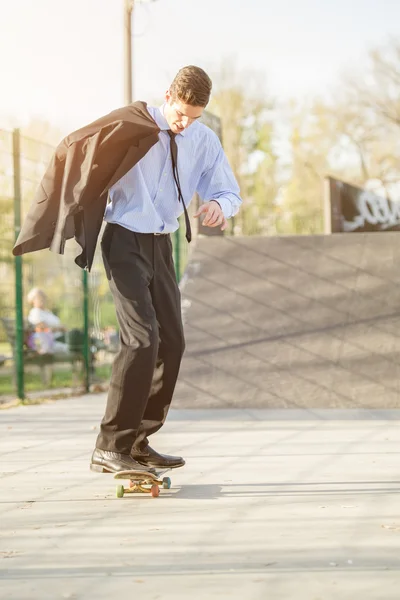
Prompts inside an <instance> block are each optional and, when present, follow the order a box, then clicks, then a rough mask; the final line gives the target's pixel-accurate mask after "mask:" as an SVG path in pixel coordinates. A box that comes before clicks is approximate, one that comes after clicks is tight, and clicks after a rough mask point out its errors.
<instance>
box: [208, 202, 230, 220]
mask: <svg viewBox="0 0 400 600" xmlns="http://www.w3.org/2000/svg"><path fill="white" fill-rule="evenodd" d="M211 201H212V202H216V203H217V204H219V206H220V208H221V210H222V212H223V215H224V217H225V219H229V218H230V217H231V216H232V204H231V202H230V201H229V200H228V199H227V198H218V199H217V198H211V200H210V202H211Z"/></svg>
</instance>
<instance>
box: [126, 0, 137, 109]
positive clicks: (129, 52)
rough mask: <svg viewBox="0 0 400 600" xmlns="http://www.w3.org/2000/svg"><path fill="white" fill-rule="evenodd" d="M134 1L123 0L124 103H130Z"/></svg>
mask: <svg viewBox="0 0 400 600" xmlns="http://www.w3.org/2000/svg"><path fill="white" fill-rule="evenodd" d="M134 3H135V0H124V101H125V104H130V103H131V102H132V13H133V5H134Z"/></svg>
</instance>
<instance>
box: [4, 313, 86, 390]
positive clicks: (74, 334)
mask: <svg viewBox="0 0 400 600" xmlns="http://www.w3.org/2000/svg"><path fill="white" fill-rule="evenodd" d="M1 322H2V324H3V327H4V331H5V333H6V336H7V340H8V342H9V344H10V346H11V349H12V357H13V359H14V360H15V356H16V332H15V319H12V318H7V317H6V318H5V317H3V318H1ZM33 331H34V330H33V328H32V326H31V325H30V324H29V323H28V322H27V321H24V343H23V361H24V365H36V366H38V367H39V368H40V373H41V378H42V383H43V385H46V386H48V385H49V384H50V383H51V381H52V378H53V366H54V364H56V363H70V364H71V367H72V372H73V376H74V381H76V378H77V376H78V375H79V374H82V373H83V367H84V355H83V351H84V347H83V333H82V332H81V331H80V330H78V329H72V330H70V331H67V332H66V342H67V344H68V347H69V353H68V354H66V353H65V352H63V353H58V354H57V353H51V354H50V353H49V354H40V353H39V352H37V351H36V350H34V349H32V348H30V347H29V346H28V339H29V336H30V334H31V333H32V332H33ZM96 350H97V348H96V347H93V346H91V347H90V364H91V367H92V366H93V363H94V358H95V356H94V354H95V351H96Z"/></svg>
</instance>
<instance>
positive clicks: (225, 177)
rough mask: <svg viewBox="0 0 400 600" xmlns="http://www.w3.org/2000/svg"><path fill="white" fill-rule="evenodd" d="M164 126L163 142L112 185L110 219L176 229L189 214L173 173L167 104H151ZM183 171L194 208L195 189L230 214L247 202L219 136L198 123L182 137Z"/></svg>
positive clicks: (142, 229)
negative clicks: (184, 216)
mask: <svg viewBox="0 0 400 600" xmlns="http://www.w3.org/2000/svg"><path fill="white" fill-rule="evenodd" d="M147 109H148V111H149V113H150V115H151V116H152V117H153V119H154V120H155V122H156V123H157V125H158V127H159V128H160V130H161V131H160V133H159V136H158V137H159V141H158V142H157V143H156V144H154V146H152V148H150V150H149V151H148V152H147V154H146V155H145V156H144V157H143V158H142V159H141V160H140V161H139V162H138V163H137V164H136V165H135V166H134V167H133V168H132V169H131V170H130V171H128V173H126V175H124V176H123V177H122V178H121V179H120V180H119V181H117V183H115V184H114V185H113V186H112V187H111V188H110V194H109V203H108V205H107V208H106V212H105V216H104V218H105V220H106V221H107V222H108V223H117V224H119V225H122V227H125V228H126V229H130V230H131V231H136V232H139V233H172V232H173V231H175V230H176V229H178V227H179V223H178V217H179V216H180V215H181V214H182V213H183V206H182V203H181V202H179V198H178V191H177V189H176V185H175V182H174V178H173V173H172V161H171V153H170V139H169V135H168V133H167V131H166V130H167V129H169V125H168V122H167V120H166V119H165V117H164V113H163V111H164V105H163V106H161V107H160V108H157V107H151V106H148V107H147ZM175 139H176V143H177V146H178V172H179V180H180V184H181V188H182V194H183V199H184V201H185V204H186V206H188V205H189V204H190V202H191V200H192V198H193V195H194V193H195V192H198V194H199V196H200V198H201V199H202V200H204V201H209V200H212V199H215V200H217V201H218V202H219V204H220V206H221V208H222V211H223V213H224V216H225V217H226V218H227V219H229V217H232V216H233V215H235V214H236V213H237V212H238V210H239V206H240V204H241V202H242V200H241V198H240V195H239V194H240V191H239V187H238V184H237V182H236V179H235V177H234V175H233V173H232V170H231V168H230V166H229V163H228V160H227V158H226V156H225V153H224V151H223V149H222V146H221V143H220V141H219V138H218V136H217V135H216V134H215V133H214V132H213V131H212V130H211V129H210V128H209V127H207V126H206V125H204V124H203V123H200V122H198V121H194V122H193V123H192V124H191V125H190V126H189V127H188V128H187V129H184V130H183V131H182V132H181V133H179V134H178V135H177V136H176V138H175Z"/></svg>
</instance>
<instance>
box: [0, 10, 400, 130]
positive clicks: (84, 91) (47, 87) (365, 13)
mask: <svg viewBox="0 0 400 600" xmlns="http://www.w3.org/2000/svg"><path fill="white" fill-rule="evenodd" d="M133 29H134V37H133V53H134V99H141V100H146V101H148V102H153V101H155V100H159V99H161V98H162V95H163V93H164V91H165V89H166V88H167V87H168V84H169V83H170V81H171V79H172V78H173V77H174V75H175V73H176V71H177V70H178V69H179V68H180V67H182V66H184V65H186V64H197V65H199V66H202V67H203V68H205V69H206V70H207V71H208V72H209V73H210V75H212V74H213V73H214V72H215V71H218V69H219V67H220V65H221V64H222V63H223V61H226V60H227V59H235V60H236V61H237V63H238V65H239V67H242V68H251V69H255V70H257V71H259V72H260V73H261V77H262V80H263V81H264V83H265V89H266V90H268V91H269V92H270V93H271V94H272V95H274V96H275V97H278V98H281V99H287V98H289V97H292V96H295V97H303V96H305V95H309V94H314V93H329V89H330V87H331V86H332V85H333V84H334V82H335V79H336V78H337V76H338V74H339V73H340V71H341V70H342V69H343V68H346V67H347V66H348V65H349V64H351V63H352V64H354V65H355V68H357V64H359V63H360V61H362V60H363V59H364V56H365V52H366V50H367V48H368V47H370V46H371V45H375V44H381V43H384V42H385V41H387V39H388V36H392V37H395V36H396V37H398V36H399V34H400V1H399V0H335V1H333V0H276V1H272V0H245V1H244V0H201V1H198V2H195V1H194V0H153V1H152V2H148V3H146V4H144V3H139V0H136V6H135V12H134V18H133ZM0 78H1V79H0V82H1V89H0V126H1V125H2V124H3V125H5V124H6V122H7V117H13V118H14V121H13V124H15V125H20V124H23V123H24V122H27V121H28V120H29V119H30V118H31V117H33V116H39V117H41V118H44V119H46V120H48V121H50V122H51V123H52V124H53V125H54V126H57V127H58V128H59V129H61V131H62V132H63V133H68V132H69V131H72V130H73V129H76V128H77V127H80V126H82V125H84V124H86V123H88V122H90V121H92V120H94V119H95V118H97V117H99V116H101V115H103V114H105V113H107V112H109V111H110V110H112V109H114V108H117V107H118V106H121V105H123V103H124V101H123V0H11V1H10V0H0Z"/></svg>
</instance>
